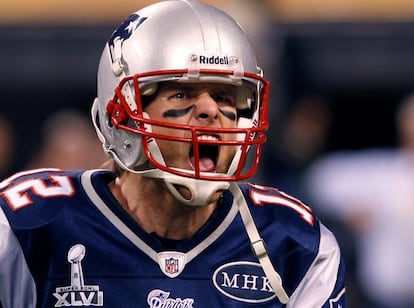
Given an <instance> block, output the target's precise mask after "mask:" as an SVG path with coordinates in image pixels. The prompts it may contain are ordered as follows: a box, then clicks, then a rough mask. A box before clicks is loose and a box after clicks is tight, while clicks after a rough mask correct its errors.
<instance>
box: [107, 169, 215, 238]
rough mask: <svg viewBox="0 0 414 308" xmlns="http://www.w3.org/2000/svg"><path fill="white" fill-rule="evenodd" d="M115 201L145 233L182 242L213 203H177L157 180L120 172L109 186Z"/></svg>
mask: <svg viewBox="0 0 414 308" xmlns="http://www.w3.org/2000/svg"><path fill="white" fill-rule="evenodd" d="M110 188H111V190H112V193H113V194H114V196H115V198H116V199H117V200H118V201H119V203H120V204H121V205H122V207H123V208H124V209H125V210H126V211H127V212H128V213H129V214H130V215H131V217H132V218H133V219H134V220H135V221H136V222H137V223H138V224H139V225H140V226H141V227H142V228H143V229H144V230H145V231H146V232H147V233H153V232H155V233H156V234H157V235H158V236H160V237H164V238H168V239H174V240H182V239H186V238H189V237H191V236H192V235H193V234H194V233H195V232H197V230H198V229H200V227H201V226H202V225H203V224H205V223H206V221H207V220H208V219H209V217H210V216H211V214H212V213H213V211H214V209H215V207H216V202H213V203H211V204H209V205H206V206H189V205H185V204H182V203H180V202H179V201H178V200H177V199H176V198H175V197H174V196H173V195H172V194H171V193H170V191H169V190H168V188H167V187H166V186H165V184H164V182H163V181H162V180H159V179H154V178H148V177H142V176H139V175H137V174H132V173H123V174H122V176H120V177H119V178H117V179H116V180H115V181H114V182H112V183H111V184H110Z"/></svg>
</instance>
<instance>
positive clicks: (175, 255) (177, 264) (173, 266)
mask: <svg viewBox="0 0 414 308" xmlns="http://www.w3.org/2000/svg"><path fill="white" fill-rule="evenodd" d="M186 263H187V255H186V254H185V253H182V252H177V251H161V252H159V253H158V265H159V266H160V269H161V270H162V272H163V273H164V274H165V275H167V276H168V277H170V278H175V277H177V276H178V275H180V274H181V272H182V271H183V270H184V267H185V265H186Z"/></svg>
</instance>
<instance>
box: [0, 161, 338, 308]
mask: <svg viewBox="0 0 414 308" xmlns="http://www.w3.org/2000/svg"><path fill="white" fill-rule="evenodd" d="M113 177H114V175H113V174H112V173H111V172H109V171H104V170H94V171H86V172H82V171H61V170H57V169H44V170H40V169H39V170H33V171H27V172H22V173H19V174H16V175H14V176H12V177H10V178H9V179H6V180H5V181H3V182H2V183H0V206H1V207H0V302H1V304H2V306H3V307H4V308H17V307H21V308H30V307H44V308H46V307H47V308H50V307H81V306H84V307H108V308H115V307H122V308H127V307H154V308H155V307H157V308H160V307H161V308H163V307H165V308H167V307H174V308H180V307H183V308H189V307H209V308H211V307H345V289H344V280H345V273H344V265H343V263H342V261H341V256H340V252H339V247H338V245H337V242H336V240H335V238H334V236H333V235H332V233H331V232H330V231H328V230H327V229H326V228H325V227H324V226H323V225H322V224H321V223H320V222H319V221H318V220H317V218H315V217H314V216H313V215H312V211H311V209H310V208H309V207H307V206H306V205H304V204H302V203H301V202H300V201H298V200H296V199H294V198H292V197H291V196H288V195H286V194H283V193H282V192H280V191H278V190H276V189H274V188H269V187H264V186H258V185H252V184H247V183H246V184H240V185H239V187H240V189H241V191H242V193H243V197H244V199H245V200H246V203H247V205H248V208H249V210H250V213H251V216H252V218H253V220H254V223H255V225H256V228H257V230H258V232H259V233H260V236H261V237H262V239H263V240H264V242H265V243H266V247H267V252H268V255H269V257H270V260H271V263H272V265H273V267H274V268H275V269H276V271H277V272H278V273H279V275H280V276H281V280H282V284H283V287H284V289H285V290H286V293H287V294H288V296H289V297H290V300H289V302H288V304H287V305H284V304H281V303H280V302H279V300H278V297H277V296H276V294H275V292H274V291H273V289H272V287H271V286H270V284H269V280H268V277H266V275H265V273H264V271H263V268H262V267H261V265H260V263H259V262H258V259H257V257H256V256H255V254H254V253H253V251H252V248H251V245H250V241H249V237H248V234H247V232H246V227H245V225H244V223H243V220H242V218H241V215H240V211H239V206H238V204H236V202H235V200H236V198H233V195H232V194H231V193H230V191H226V192H224V194H223V196H222V197H221V199H220V200H219V204H218V206H217V210H216V211H215V212H214V214H213V215H212V217H211V218H210V219H209V221H208V222H207V223H206V224H205V225H204V226H203V227H202V228H201V229H200V230H198V232H197V233H196V234H194V236H192V237H191V238H189V239H186V240H183V241H168V240H165V239H162V238H159V237H157V236H156V235H155V234H148V233H146V232H144V231H143V229H142V228H141V227H140V226H139V225H138V224H137V222H136V221H134V220H133V219H132V218H131V217H130V216H129V215H128V214H127V212H126V211H125V210H124V209H123V208H122V207H121V205H120V204H119V203H118V202H117V200H116V199H115V198H114V196H113V195H112V194H111V191H110V190H109V188H108V185H107V184H108V183H109V182H110V181H111V180H113ZM0 306H1V305H0Z"/></svg>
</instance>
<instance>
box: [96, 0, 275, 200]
mask: <svg viewBox="0 0 414 308" xmlns="http://www.w3.org/2000/svg"><path fill="white" fill-rule="evenodd" d="M165 81H175V82H192V83H194V82H214V83H226V84H231V85H234V86H235V87H236V89H237V110H238V117H237V123H238V124H237V128H232V129H228V128H227V129H224V128H211V127H203V126H190V125H179V126H178V125H176V124H173V123H169V122H163V121H154V120H152V119H151V118H150V117H149V115H148V114H147V113H146V112H145V106H143V103H142V101H143V98H145V97H146V96H151V95H153V94H154V93H156V91H157V88H158V85H159V83H160V82H165ZM268 93H269V83H268V81H267V80H266V79H264V78H263V74H262V70H261V69H260V68H259V67H258V66H257V63H256V57H255V54H254V52H253V49H252V47H251V45H250V43H249V42H248V39H247V37H246V35H245V33H244V31H243V30H242V29H241V27H240V25H239V24H238V23H237V22H235V21H234V20H233V19H232V18H231V17H230V16H228V15H227V14H225V13H224V12H222V11H220V10H218V9H216V8H213V7H211V6H208V5H206V4H203V3H200V2H198V1H193V0H170V1H164V2H159V3H156V4H153V5H150V6H148V7H146V8H143V9H141V10H139V11H137V12H135V13H134V14H132V15H131V16H130V17H129V18H128V19H127V20H125V21H124V22H123V23H122V24H121V25H120V26H119V27H118V28H117V29H116V30H115V31H114V32H113V34H112V36H111V37H110V38H109V40H108V42H107V44H106V45H105V48H104V50H103V53H102V57H101V60H100V63H99V70H98V97H97V98H96V99H95V102H94V105H93V107H92V118H93V122H94V124H95V128H96V130H97V133H98V136H99V138H100V140H101V141H102V143H103V147H104V150H105V151H106V152H107V153H108V154H110V156H112V157H113V158H114V160H115V161H116V162H117V163H118V164H119V165H120V166H121V167H122V168H123V169H125V170H129V171H131V172H135V173H139V174H142V175H143V176H148V177H155V178H161V179H163V180H164V181H165V183H166V184H167V187H168V188H169V189H170V191H171V192H172V193H173V194H174V195H175V196H176V197H177V198H178V199H179V200H180V201H182V202H184V203H187V204H190V205H205V204H208V203H209V200H210V197H211V196H212V194H214V193H215V192H216V191H220V190H224V189H227V188H228V187H229V181H238V180H242V179H246V178H248V177H250V176H252V175H253V174H254V173H255V171H256V170H257V165H258V161H259V156H260V153H261V149H262V144H263V143H264V142H265V140H266V137H265V134H264V132H265V130H266V129H267V127H268V122H267V101H268ZM156 126H158V127H168V128H171V130H182V131H183V132H188V134H183V135H188V136H191V137H188V138H184V137H183V138H177V137H174V136H171V135H160V134H155V133H153V128H154V127H156ZM219 134H232V136H234V138H233V139H232V141H228V140H227V141H225V140H209V138H198V137H199V136H201V135H203V136H206V135H207V136H208V135H211V136H217V135H219ZM157 140H170V141H172V142H181V143H182V142H185V143H188V144H192V149H191V151H190V153H189V156H192V157H191V160H192V161H193V162H194V164H193V165H194V170H184V169H180V168H177V167H174V166H169V165H167V164H166V163H165V161H164V158H163V154H162V153H161V151H160V149H159V147H158V145H157ZM220 147H233V148H234V149H235V151H234V153H235V154H234V158H233V161H232V163H231V164H230V166H229V168H228V170H227V172H226V173H218V172H203V171H202V170H200V166H199V163H200V160H201V159H202V158H203V155H209V156H211V157H212V158H211V159H212V160H214V159H215V158H214V157H213V156H218V153H219V149H220ZM207 148H208V150H206V149H207ZM212 148H215V150H211V149H212ZM249 149H250V152H253V153H254V155H253V156H254V158H253V159H247V152H248V151H249ZM207 152H208V153H207ZM189 159H190V157H189ZM148 162H150V163H151V164H148ZM149 165H151V166H154V167H151V169H148V168H147V167H145V166H149ZM178 186H184V187H186V188H187V189H188V190H189V191H190V192H191V195H192V196H191V197H190V198H189V199H188V198H184V197H183V196H182V195H181V194H180V193H179V192H178V190H177V187H178Z"/></svg>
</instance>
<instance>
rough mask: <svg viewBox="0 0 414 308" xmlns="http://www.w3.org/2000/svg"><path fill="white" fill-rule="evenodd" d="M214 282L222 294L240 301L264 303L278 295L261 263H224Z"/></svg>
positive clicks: (215, 273) (214, 276)
mask: <svg viewBox="0 0 414 308" xmlns="http://www.w3.org/2000/svg"><path fill="white" fill-rule="evenodd" d="M213 283H214V286H215V287H216V289H217V290H219V291H220V292H221V293H222V294H224V295H225V296H227V297H229V298H232V299H234V300H237V301H240V302H245V303H263V302H267V301H270V300H273V299H274V298H275V297H276V294H275V292H274V291H273V289H272V287H271V286H270V283H269V280H268V279H267V277H266V275H265V273H264V272H263V269H262V267H261V266H260V264H259V263H254V262H247V261H239V262H231V263H227V264H224V265H222V266H220V267H219V268H217V269H216V271H215V272H214V275H213Z"/></svg>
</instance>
